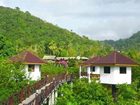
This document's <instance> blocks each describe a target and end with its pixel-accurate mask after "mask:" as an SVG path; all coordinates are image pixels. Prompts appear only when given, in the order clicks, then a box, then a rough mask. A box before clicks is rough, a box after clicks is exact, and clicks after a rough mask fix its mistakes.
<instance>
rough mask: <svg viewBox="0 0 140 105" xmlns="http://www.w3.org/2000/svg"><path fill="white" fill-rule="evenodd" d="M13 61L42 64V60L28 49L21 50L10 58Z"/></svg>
mask: <svg viewBox="0 0 140 105" xmlns="http://www.w3.org/2000/svg"><path fill="white" fill-rule="evenodd" d="M10 60H11V61H13V62H20V63H24V64H43V63H44V61H43V60H42V59H41V58H39V57H37V56H36V55H34V54H33V53H31V52H29V51H25V52H22V53H20V54H18V55H16V56H13V57H11V58H10Z"/></svg>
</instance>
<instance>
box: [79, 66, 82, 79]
mask: <svg viewBox="0 0 140 105" xmlns="http://www.w3.org/2000/svg"><path fill="white" fill-rule="evenodd" d="M81 71H82V67H81V66H80V67H79V78H81Z"/></svg>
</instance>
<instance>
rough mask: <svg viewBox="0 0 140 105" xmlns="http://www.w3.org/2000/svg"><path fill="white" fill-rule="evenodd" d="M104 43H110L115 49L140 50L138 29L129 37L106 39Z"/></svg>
mask: <svg viewBox="0 0 140 105" xmlns="http://www.w3.org/2000/svg"><path fill="white" fill-rule="evenodd" d="M104 42H105V43H107V44H109V45H112V46H113V47H114V48H115V49H117V50H128V49H135V50H137V51H140V31H139V32H137V33H135V34H133V35H132V36H131V37H130V38H127V39H120V40H117V41H113V40H106V41H104Z"/></svg>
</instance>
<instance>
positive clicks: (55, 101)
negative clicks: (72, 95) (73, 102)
mask: <svg viewBox="0 0 140 105" xmlns="http://www.w3.org/2000/svg"><path fill="white" fill-rule="evenodd" d="M54 97H55V98H54V104H55V105H56V103H57V97H58V92H57V89H56V90H55V92H54Z"/></svg>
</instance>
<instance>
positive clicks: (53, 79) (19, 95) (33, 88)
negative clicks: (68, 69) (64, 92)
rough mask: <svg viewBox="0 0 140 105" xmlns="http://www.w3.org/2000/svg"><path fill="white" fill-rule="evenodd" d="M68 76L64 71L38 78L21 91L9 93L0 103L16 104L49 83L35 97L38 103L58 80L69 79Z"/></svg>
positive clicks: (5, 104) (1, 104)
mask: <svg viewBox="0 0 140 105" xmlns="http://www.w3.org/2000/svg"><path fill="white" fill-rule="evenodd" d="M69 77H70V76H69V75H66V73H63V74H60V75H57V76H50V77H49V76H46V77H45V78H44V79H41V80H39V81H38V82H36V83H35V84H33V85H32V86H27V87H25V88H23V89H22V90H21V91H19V92H18V93H15V94H13V95H11V96H10V97H9V98H8V99H7V100H6V101H4V102H0V105H18V104H19V103H21V102H22V101H23V100H25V99H26V98H28V97H29V96H30V95H32V94H34V93H36V90H38V89H40V88H42V87H43V86H45V85H46V84H49V83H50V85H49V86H48V87H46V88H45V90H43V91H41V94H40V95H38V96H37V97H36V101H35V102H36V103H38V102H40V101H41V100H42V98H43V97H47V96H48V95H49V94H50V93H51V91H52V90H53V89H54V88H55V87H56V86H57V85H58V84H59V83H60V82H62V81H67V80H69V79H70V78H69ZM33 101H34V100H33ZM30 103H32V102H30ZM29 105H30V104H29ZM36 105H39V104H36Z"/></svg>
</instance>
